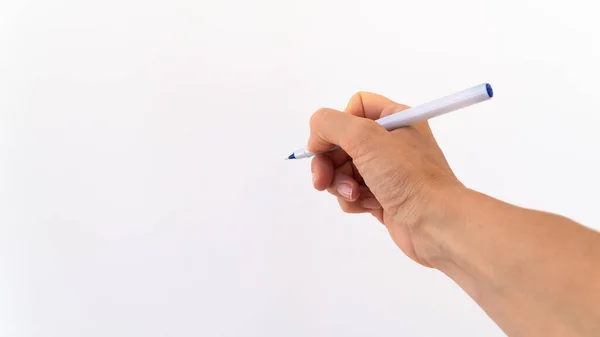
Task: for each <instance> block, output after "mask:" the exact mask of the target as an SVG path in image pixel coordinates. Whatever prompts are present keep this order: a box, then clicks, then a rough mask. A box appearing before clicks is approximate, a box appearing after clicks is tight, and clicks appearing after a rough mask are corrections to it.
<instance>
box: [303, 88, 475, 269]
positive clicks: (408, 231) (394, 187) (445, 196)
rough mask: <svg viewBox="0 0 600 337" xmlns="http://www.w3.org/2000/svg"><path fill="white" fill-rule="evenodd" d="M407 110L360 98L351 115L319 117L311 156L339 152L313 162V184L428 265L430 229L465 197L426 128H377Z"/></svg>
mask: <svg viewBox="0 0 600 337" xmlns="http://www.w3.org/2000/svg"><path fill="white" fill-rule="evenodd" d="M405 109H408V107H407V106H405V105H402V104H398V103H395V102H393V101H391V100H389V99H387V98H385V97H383V96H380V95H376V94H373V93H368V92H360V93H357V94H356V95H354V96H353V97H352V99H351V100H350V102H349V103H348V105H347V107H346V109H345V111H344V112H340V111H336V110H333V109H325V108H324V109H320V110H318V111H317V112H316V113H315V114H314V115H313V116H312V118H311V121H310V126H311V135H310V139H309V141H308V151H311V152H321V151H325V150H328V149H330V148H331V147H333V146H334V145H339V146H340V147H341V149H340V150H336V151H332V152H328V153H324V154H320V155H317V156H316V157H315V158H313V160H312V174H313V184H314V187H315V188H316V189H317V190H320V191H323V190H327V191H328V192H329V193H331V194H333V195H334V196H335V197H337V199H338V202H339V204H340V206H341V208H342V210H344V211H345V212H347V213H367V212H368V213H371V214H372V215H373V216H374V217H376V218H377V219H378V220H379V221H380V222H382V223H383V224H384V225H385V226H386V227H387V229H388V231H389V232H390V235H391V237H392V239H393V240H394V242H395V243H396V244H397V245H398V247H399V248H400V249H401V250H402V251H403V252H404V253H405V254H406V255H408V256H409V257H410V258H412V259H413V260H415V261H417V262H419V263H421V264H423V265H427V266H428V265H429V264H428V263H427V262H426V260H427V255H428V254H431V252H430V251H427V250H428V249H429V248H434V247H427V246H428V242H427V241H426V240H419V238H422V237H423V236H424V235H422V234H423V232H420V229H421V227H422V225H423V224H424V223H425V222H428V223H435V224H436V225H437V223H438V221H439V220H442V216H443V213H444V210H446V209H447V208H448V205H449V203H450V202H451V201H452V200H453V199H454V197H455V196H456V192H458V191H460V190H462V189H464V187H463V185H462V184H461V183H460V182H459V181H458V179H457V178H456V177H455V176H454V173H453V172H452V170H451V169H450V166H449V165H448V163H447V162H446V159H445V157H444V155H443V153H442V151H441V150H440V148H439V147H438V145H437V142H436V140H435V138H434V137H433V134H432V133H431V129H430V128H429V125H428V124H427V122H421V123H418V124H415V125H413V126H410V127H404V128H400V129H397V130H394V131H391V132H390V131H387V130H385V129H384V128H383V127H382V126H380V125H379V124H377V123H376V122H375V121H374V120H376V119H379V118H381V117H385V116H387V115H390V114H393V113H397V112H398V113H402V112H401V111H402V110H405Z"/></svg>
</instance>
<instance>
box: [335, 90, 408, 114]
mask: <svg viewBox="0 0 600 337" xmlns="http://www.w3.org/2000/svg"><path fill="white" fill-rule="evenodd" d="M406 109H408V106H406V105H403V104H399V103H396V102H394V101H392V100H390V99H389V98H387V97H384V96H381V95H377V94H374V93H371V92H367V91H359V92H357V93H356V94H354V96H352V98H350V101H349V102H348V104H347V105H346V109H344V112H346V113H348V114H351V115H354V116H358V117H364V118H368V119H379V118H381V117H385V116H387V115H391V114H393V113H396V112H400V111H402V110H406Z"/></svg>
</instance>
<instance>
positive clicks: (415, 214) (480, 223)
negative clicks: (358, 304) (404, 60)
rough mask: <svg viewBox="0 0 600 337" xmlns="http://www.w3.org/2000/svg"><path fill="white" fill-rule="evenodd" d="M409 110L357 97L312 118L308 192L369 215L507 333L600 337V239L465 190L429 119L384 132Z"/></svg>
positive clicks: (558, 218)
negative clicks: (390, 120)
mask: <svg viewBox="0 0 600 337" xmlns="http://www.w3.org/2000/svg"><path fill="white" fill-rule="evenodd" d="M406 108H407V107H406V106H404V105H401V104H398V103H395V102H393V101H390V100H388V99H387V98H385V97H382V96H379V95H375V94H371V93H359V94H357V95H355V96H354V97H353V98H352V99H351V101H350V102H349V104H348V106H347V107H346V109H345V112H340V111H335V110H331V109H321V110H319V111H318V112H316V113H315V115H314V116H313V118H312V119H311V137H310V139H309V145H308V147H309V150H310V151H313V152H319V151H322V150H325V149H328V148H329V147H331V146H332V144H335V145H340V146H341V148H342V149H343V151H337V152H332V153H328V154H324V155H319V156H317V157H315V158H314V160H313V163H312V172H313V177H314V186H315V188H316V189H318V190H327V191H328V192H330V193H331V194H333V195H334V196H335V197H337V198H338V201H339V204H340V206H341V208H342V209H343V210H344V211H345V212H348V213H364V212H368V213H371V214H372V215H373V216H374V217H376V218H377V219H378V220H379V221H380V222H382V223H383V224H384V225H385V226H386V227H387V229H388V230H389V232H390V235H391V238H392V239H393V240H394V242H395V243H396V244H397V245H398V247H399V248H400V249H401V250H402V251H403V252H404V253H406V254H407V255H408V256H409V257H410V258H412V259H413V260H415V261H416V262H419V263H421V264H423V265H425V266H428V267H433V268H437V269H439V270H440V271H442V272H443V273H445V274H446V275H448V276H449V277H450V278H452V279H453V280H454V281H455V282H456V283H457V284H458V285H459V286H460V287H461V288H463V289H464V290H465V291H466V292H467V293H468V294H469V295H470V296H471V297H472V298H473V299H474V300H475V301H476V302H477V303H478V304H479V305H480V306H481V307H482V308H483V310H485V311H486V313H487V314H488V315H489V316H490V317H491V318H492V319H493V320H494V321H495V322H496V323H497V324H498V325H499V326H500V327H501V328H502V329H503V330H504V331H505V332H506V333H507V334H509V335H511V336H600V234H599V233H597V232H595V231H593V230H591V229H588V228H586V227H583V226H581V225H579V224H577V223H575V222H573V221H571V220H569V219H566V218H564V217H561V216H558V215H554V214H549V213H544V212H539V211H533V210H528V209H523V208H520V207H516V206H513V205H510V204H507V203H504V202H502V201H499V200H496V199H493V198H491V197H488V196H486V195H483V194H481V193H478V192H476V191H472V190H470V189H468V188H467V187H465V186H464V185H463V184H462V183H461V182H460V181H459V180H458V179H457V178H456V177H455V176H454V174H453V172H452V170H451V169H450V166H449V165H448V163H447V162H446V159H445V158H444V155H443V153H442V151H441V150H440V149H439V147H438V145H437V143H436V141H435V139H434V138H433V135H432V133H431V130H430V129H429V126H428V125H427V123H420V124H418V125H414V126H412V127H408V128H403V129H399V130H395V131H392V132H388V131H386V130H384V129H383V128H381V127H380V126H379V125H378V124H377V123H375V122H373V121H372V119H378V118H380V117H383V116H385V115H389V114H390V113H394V112H397V111H400V110H403V109H406Z"/></svg>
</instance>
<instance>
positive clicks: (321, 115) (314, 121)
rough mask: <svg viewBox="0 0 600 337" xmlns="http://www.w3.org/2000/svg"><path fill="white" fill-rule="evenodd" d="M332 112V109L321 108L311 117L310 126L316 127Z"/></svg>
mask: <svg viewBox="0 0 600 337" xmlns="http://www.w3.org/2000/svg"><path fill="white" fill-rule="evenodd" d="M329 114H331V109H328V108H320V109H319V110H317V111H316V112H315V113H314V114H313V115H312V116H311V117H310V127H311V128H313V129H314V128H316V127H317V126H318V125H319V124H321V123H322V122H323V120H325V119H327V116H328V115H329Z"/></svg>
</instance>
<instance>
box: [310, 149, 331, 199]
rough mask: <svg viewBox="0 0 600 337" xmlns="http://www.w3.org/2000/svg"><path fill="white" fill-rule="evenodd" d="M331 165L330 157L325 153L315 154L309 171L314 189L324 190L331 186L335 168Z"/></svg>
mask: <svg viewBox="0 0 600 337" xmlns="http://www.w3.org/2000/svg"><path fill="white" fill-rule="evenodd" d="M333 165H334V164H333V161H332V159H331V158H330V157H328V156H325V155H317V156H315V157H314V158H313V159H312V162H311V171H312V180H313V185H314V186H315V189H317V190H319V191H324V190H326V189H327V188H328V187H329V186H331V183H332V182H333V175H334V170H335V169H334V166H333Z"/></svg>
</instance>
